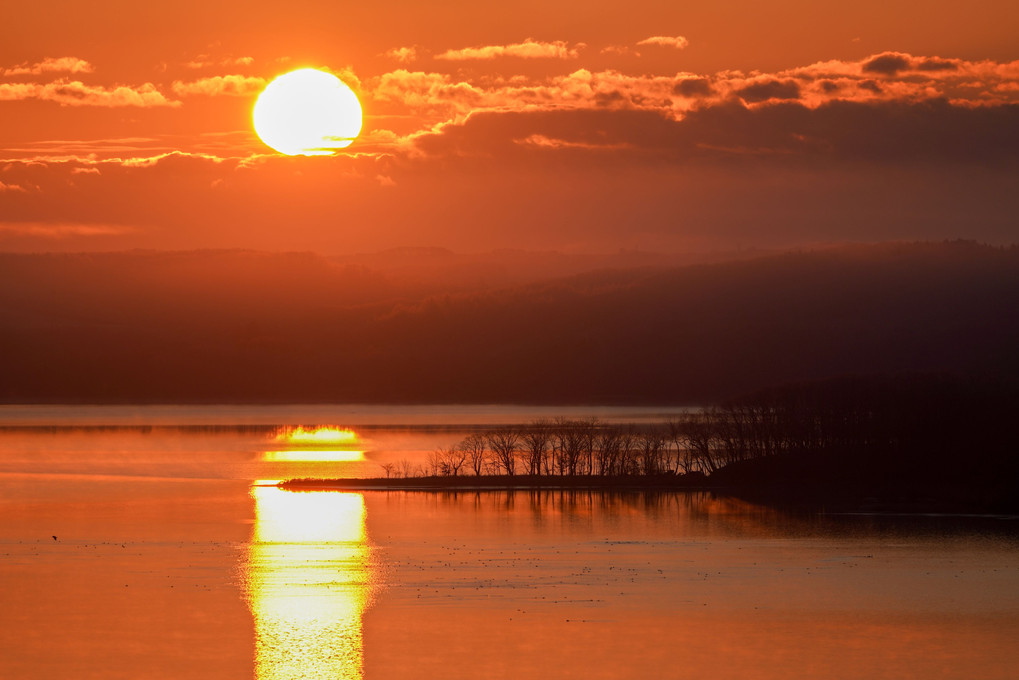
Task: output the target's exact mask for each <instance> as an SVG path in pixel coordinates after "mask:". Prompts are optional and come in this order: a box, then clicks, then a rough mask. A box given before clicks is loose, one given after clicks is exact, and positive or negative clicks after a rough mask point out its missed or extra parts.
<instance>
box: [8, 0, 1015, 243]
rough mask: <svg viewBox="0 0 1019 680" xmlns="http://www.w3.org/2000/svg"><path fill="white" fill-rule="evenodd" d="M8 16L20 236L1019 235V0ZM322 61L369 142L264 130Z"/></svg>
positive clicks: (216, 9) (597, 238) (14, 198)
mask: <svg viewBox="0 0 1019 680" xmlns="http://www.w3.org/2000/svg"><path fill="white" fill-rule="evenodd" d="M348 5H350V6H348ZM5 25H6V26H7V28H6V30H5V35H4V38H3V40H0V112H2V113H0V120H2V122H3V125H2V127H0V249H2V250H29V251H45V250H110V249H122V248H136V247H142V248H171V249H179V248H206V247H214V248H220V247H248V248H258V249H271V250H277V249H283V250H314V251H320V252H326V253H339V252H345V251H351V250H353V251H371V250H379V249H383V248H389V247H395V246H443V247H448V248H451V249H454V250H460V251H475V250H487V249H491V248H524V249H548V248H554V249H563V250H578V251H614V250H616V249H619V248H628V249H644V250H668V251H677V252H680V251H684V250H713V249H731V248H743V247H776V246H788V245H797V244H804V243H816V242H826V241H845V240H856V241H877V240H887V239H903V238H909V239H914V238H933V239H941V238H956V237H963V238H975V239H978V240H985V241H990V242H995V243H1012V242H1015V241H1017V240H1019V239H1017V234H1016V231H1017V225H1016V224H1015V220H1014V217H1013V216H1014V215H1015V214H1017V213H1019V198H1017V197H1016V194H1017V193H1019V192H1015V191H1014V187H1015V186H1016V185H1017V184H1016V180H1017V179H1019V176H1017V175H1019V172H1017V168H1019V163H1017V161H1019V103H1017V102H1019V43H1017V42H1016V40H1015V31H1014V28H1015V26H1017V25H1019V5H1017V4H1016V3H1015V2H1009V1H997V0H995V1H994V2H975V3H970V4H968V5H965V6H964V5H963V4H961V3H944V2H935V3H931V2H924V3H921V2H894V1H891V2H890V1H881V2H878V1H872V0H861V1H859V2H856V3H853V4H849V3H845V4H843V5H842V6H840V7H833V6H831V4H830V3H817V2H812V1H807V0H786V1H783V2H772V3H756V2H716V3H703V4H701V5H699V6H694V5H692V4H690V3H662V2H648V1H646V0H635V1H633V2H628V3H591V2H586V3H569V2H557V3H546V2H538V1H537V0H534V1H532V0H528V1H527V2H517V3H509V4H505V5H501V6H500V7H499V8H494V7H493V6H492V5H491V4H490V3H467V2H462V1H461V0H452V1H450V0H446V1H443V2H433V3H419V2H409V1H405V0H401V1H398V2H386V3H362V4H360V5H351V4H350V3H327V2H301V1H296V2H289V3H283V4H282V5H281V4H280V3H261V4H259V3H257V2H256V3H251V2H246V3H229V2H227V3H210V2H200V3H199V2H191V1H190V0H187V1H182V2H175V3H162V2H155V3H137V2H126V1H115V2H114V1H99V2H92V3H79V2H49V3H23V4H21V5H18V6H12V7H9V8H7V9H6V15H5ZM302 66H313V67H318V68H324V69H327V70H331V71H332V72H334V73H336V74H337V75H339V76H340V77H341V78H343V79H344V80H345V81H346V82H347V83H348V84H350V85H351V87H353V88H354V89H355V91H356V92H357V93H358V94H359V96H360V97H361V100H362V103H363V105H364V109H365V126H364V131H363V133H362V136H361V138H360V139H359V140H358V141H357V142H355V143H354V144H353V145H352V146H351V147H350V148H349V149H348V150H347V151H346V152H345V153H343V154H341V155H338V156H335V157H330V158H286V157H281V156H278V155H275V154H273V153H272V152H271V150H269V149H268V148H267V147H265V146H264V145H263V144H262V143H261V142H260V141H259V140H258V139H257V137H256V136H255V135H254V133H253V131H252V129H251V123H250V113H251V107H252V105H253V103H254V98H255V97H256V96H257V94H258V92H259V91H260V88H261V87H263V86H264V85H265V83H266V82H268V80H269V79H271V78H272V77H274V76H275V75H278V74H280V73H283V72H286V71H289V70H292V69H295V68H298V67H302Z"/></svg>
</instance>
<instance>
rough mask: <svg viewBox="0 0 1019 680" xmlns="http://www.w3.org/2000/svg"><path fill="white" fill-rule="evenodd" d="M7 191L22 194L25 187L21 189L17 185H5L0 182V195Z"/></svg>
mask: <svg viewBox="0 0 1019 680" xmlns="http://www.w3.org/2000/svg"><path fill="white" fill-rule="evenodd" d="M7 191H18V192H21V193H24V192H25V191H27V190H26V189H25V187H23V186H21V185H18V184H5V183H4V182H2V181H0V193H4V192H7Z"/></svg>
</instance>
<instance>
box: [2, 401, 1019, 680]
mask: <svg viewBox="0 0 1019 680" xmlns="http://www.w3.org/2000/svg"><path fill="white" fill-rule="evenodd" d="M564 412H565V411H564V410H563V409H559V410H557V411H555V412H550V413H545V412H544V411H542V410H540V409H523V408H506V407H474V408H457V407H443V408H436V407H429V408H392V409H383V408H368V407H320V406H316V407H307V408H306V407H286V408H279V407H273V408H254V409H253V408H247V407H244V408H232V407H214V408H204V409H203V408H194V407H186V408H185V407H154V408H147V409H146V408H134V409H131V408H119V409H103V408H89V409H81V408H75V409H71V408H29V407H18V408H10V407H8V408H0V594H2V605H0V678H64V677H67V678H69V677H74V678H180V677H182V676H184V677H190V678H194V679H200V678H253V677H254V678H259V679H260V680H265V679H270V678H271V679H277V678H279V679H282V678H360V677H365V678H478V677H487V678H510V677H512V678H547V677H576V678H687V677H690V678H694V677H699V678H705V677H710V678H776V679H777V678H783V679H785V678H907V677H909V678H913V677H915V678H978V677H979V678H1002V679H1004V678H1015V677H1016V674H1015V673H1016V671H1015V669H1016V668H1017V667H1019V651H1017V648H1016V645H1015V640H1017V639H1019V551H1017V548H1019V540H1017V535H1019V531H1017V529H1016V525H1017V521H1016V520H1015V519H1013V518H953V517H901V516H900V517H880V516H865V515H858V516H805V515H792V514H788V513H781V512H778V511H775V510H771V509H768V508H764V507H760V506H753V505H749V504H746V503H742V502H738V501H734V500H728V499H722V498H714V497H712V496H711V495H710V494H703V493H702V494H650V495H649V494H600V493H586V492H584V493H559V492H542V493H529V492H519V491H518V492H513V493H511V492H484V493H457V494H452V493H451V494H431V493H420V492H419V493H413V492H384V491H378V492H369V493H342V492H329V491H324V492H303V493H302V492H286V491H281V490H279V489H276V488H274V487H271V486H265V485H262V484H260V481H264V480H274V479H282V478H287V477H298V476H300V477H315V476H319V477H334V476H360V475H365V474H367V475H379V474H381V467H380V465H381V464H383V463H386V462H394V463H396V462H400V461H408V464H419V463H421V462H423V460H424V456H425V455H426V454H427V452H429V451H431V450H434V449H435V448H437V447H439V446H446V445H448V444H451V443H453V442H454V441H457V440H458V439H460V438H461V437H462V436H464V434H465V433H466V432H467V431H469V430H470V429H471V428H472V427H475V426H487V425H492V424H500V423H506V422H526V421H527V420H529V419H531V418H533V417H538V416H542V415H556V414H558V413H564ZM663 413H664V412H663V411H661V410H648V409H629V410H612V409H598V410H594V409H586V410H585V409H575V410H573V411H571V412H569V413H568V414H569V415H586V414H591V415H597V416H598V417H600V418H601V419H602V420H606V421H611V420H617V421H623V422H626V421H634V422H641V421H645V420H649V419H656V418H659V417H661V415H662V414H663ZM297 425H307V426H313V425H331V426H334V427H335V428H336V429H337V430H338V431H342V430H344V429H349V430H351V431H352V433H353V434H347V435H344V436H343V437H340V438H339V439H337V441H336V445H335V446H334V447H330V446H328V445H323V444H321V443H319V444H316V445H315V446H308V445H305V444H302V443H301V442H296V443H295V441H293V440H291V439H288V438H287V437H286V432H287V430H286V429H285V427H284V426H291V428H292V427H294V426H297ZM291 431H292V430H291ZM54 537H55V538H54Z"/></svg>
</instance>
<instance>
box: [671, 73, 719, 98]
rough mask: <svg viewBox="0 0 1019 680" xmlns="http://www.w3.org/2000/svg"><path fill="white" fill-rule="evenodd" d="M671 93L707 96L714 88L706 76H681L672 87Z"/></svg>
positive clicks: (687, 95) (686, 95) (685, 95)
mask: <svg viewBox="0 0 1019 680" xmlns="http://www.w3.org/2000/svg"><path fill="white" fill-rule="evenodd" d="M672 91H673V93H675V94H678V95H679V96H681V97H707V96H708V95H710V94H712V93H713V92H714V90H713V89H712V87H711V81H710V80H708V79H707V78H697V77H692V78H681V79H680V80H679V81H677V82H676V84H675V85H674V86H673V88H672Z"/></svg>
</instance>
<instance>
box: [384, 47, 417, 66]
mask: <svg viewBox="0 0 1019 680" xmlns="http://www.w3.org/2000/svg"><path fill="white" fill-rule="evenodd" d="M384 56H387V57H389V58H390V59H395V60H396V61H398V62H400V63H401V64H409V63H410V62H412V61H414V60H415V59H417V48H416V47H394V48H392V49H389V50H386V51H385V53H384Z"/></svg>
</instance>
